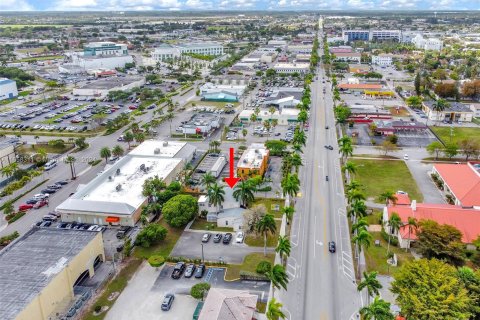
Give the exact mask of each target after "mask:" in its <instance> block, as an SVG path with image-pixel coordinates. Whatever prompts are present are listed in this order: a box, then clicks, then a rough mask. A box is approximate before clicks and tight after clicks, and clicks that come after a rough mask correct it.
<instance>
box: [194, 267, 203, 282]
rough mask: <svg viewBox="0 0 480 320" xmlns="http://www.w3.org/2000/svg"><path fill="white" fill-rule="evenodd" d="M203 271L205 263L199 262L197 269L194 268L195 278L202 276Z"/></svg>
mask: <svg viewBox="0 0 480 320" xmlns="http://www.w3.org/2000/svg"><path fill="white" fill-rule="evenodd" d="M204 273H205V265H204V264H201V265H199V266H198V268H197V270H195V278H197V279H200V278H201V277H203V274H204Z"/></svg>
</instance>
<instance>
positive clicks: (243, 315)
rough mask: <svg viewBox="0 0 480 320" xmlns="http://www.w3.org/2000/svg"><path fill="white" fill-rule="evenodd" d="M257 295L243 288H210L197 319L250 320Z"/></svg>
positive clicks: (255, 305)
mask: <svg viewBox="0 0 480 320" xmlns="http://www.w3.org/2000/svg"><path fill="white" fill-rule="evenodd" d="M257 300H258V296H257V295H254V294H250V293H249V292H248V291H245V290H231V289H219V288H211V289H210V290H209V291H208V295H207V298H206V299H205V304H204V305H203V308H202V311H201V313H200V317H199V318H198V319H199V320H252V319H253V315H254V313H255V309H256V307H257Z"/></svg>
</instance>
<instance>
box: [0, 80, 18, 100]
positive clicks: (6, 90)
mask: <svg viewBox="0 0 480 320" xmlns="http://www.w3.org/2000/svg"><path fill="white" fill-rule="evenodd" d="M17 96H18V90H17V83H16V82H15V81H13V80H10V79H7V78H0V100H5V99H13V98H15V97H17Z"/></svg>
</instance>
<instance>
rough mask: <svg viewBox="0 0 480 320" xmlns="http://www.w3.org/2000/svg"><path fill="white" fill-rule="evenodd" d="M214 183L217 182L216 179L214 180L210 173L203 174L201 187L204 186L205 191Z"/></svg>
mask: <svg viewBox="0 0 480 320" xmlns="http://www.w3.org/2000/svg"><path fill="white" fill-rule="evenodd" d="M215 181H217V179H215V177H214V176H213V174H211V173H210V172H207V173H205V174H204V175H203V177H202V185H203V186H205V189H207V190H208V189H209V188H210V186H211V185H212V184H213V183H215Z"/></svg>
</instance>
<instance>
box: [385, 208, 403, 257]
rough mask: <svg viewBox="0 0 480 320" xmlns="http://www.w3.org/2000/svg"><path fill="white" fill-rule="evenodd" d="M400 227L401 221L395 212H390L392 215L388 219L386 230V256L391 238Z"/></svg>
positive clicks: (388, 252)
mask: <svg viewBox="0 0 480 320" xmlns="http://www.w3.org/2000/svg"><path fill="white" fill-rule="evenodd" d="M401 226H402V219H401V218H400V216H399V215H398V213H396V212H392V215H391V216H390V219H388V228H390V230H389V236H388V247H387V255H388V254H390V239H391V238H392V235H394V234H395V233H396V232H397V231H398V230H400V227H401Z"/></svg>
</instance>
